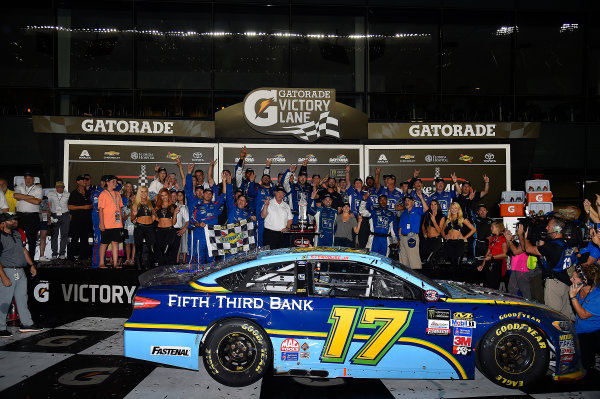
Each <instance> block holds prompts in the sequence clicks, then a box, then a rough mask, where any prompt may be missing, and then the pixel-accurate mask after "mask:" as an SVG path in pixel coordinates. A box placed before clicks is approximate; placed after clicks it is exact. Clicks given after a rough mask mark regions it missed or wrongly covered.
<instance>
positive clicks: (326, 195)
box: [321, 194, 331, 200]
mask: <svg viewBox="0 0 600 399" xmlns="http://www.w3.org/2000/svg"><path fill="white" fill-rule="evenodd" d="M325 198H331V195H329V194H324V195H323V196H321V199H322V200H324V199H325Z"/></svg>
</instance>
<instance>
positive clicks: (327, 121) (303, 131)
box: [269, 111, 340, 141]
mask: <svg viewBox="0 0 600 399" xmlns="http://www.w3.org/2000/svg"><path fill="white" fill-rule="evenodd" d="M284 129H288V130H270V131H269V133H278V134H293V135H295V136H296V137H298V138H299V139H300V140H303V141H315V140H317V139H318V138H319V137H321V136H331V137H335V138H337V139H339V138H340V127H339V122H338V120H337V118H334V117H332V116H329V111H327V112H322V113H321V116H319V121H318V122H317V123H315V122H314V121H310V122H307V123H304V124H302V125H296V126H284Z"/></svg>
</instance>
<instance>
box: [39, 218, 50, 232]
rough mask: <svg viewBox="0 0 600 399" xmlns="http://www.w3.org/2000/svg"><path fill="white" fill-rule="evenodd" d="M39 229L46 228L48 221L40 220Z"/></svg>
mask: <svg viewBox="0 0 600 399" xmlns="http://www.w3.org/2000/svg"><path fill="white" fill-rule="evenodd" d="M39 230H40V231H42V230H48V221H45V220H40V227H39Z"/></svg>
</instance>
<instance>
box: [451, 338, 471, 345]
mask: <svg viewBox="0 0 600 399" xmlns="http://www.w3.org/2000/svg"><path fill="white" fill-rule="evenodd" d="M471 341H472V338H471V337H461V336H455V337H454V340H453V344H454V345H456V346H468V347H470V346H471Z"/></svg>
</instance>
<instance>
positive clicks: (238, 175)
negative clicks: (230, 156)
mask: <svg viewBox="0 0 600 399" xmlns="http://www.w3.org/2000/svg"><path fill="white" fill-rule="evenodd" d="M244 162H246V146H243V147H242V150H241V151H240V159H239V160H238V163H237V164H236V165H235V169H234V171H233V173H234V175H235V176H234V182H235V186H236V187H237V188H240V187H241V186H242V177H243V176H244Z"/></svg>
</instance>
